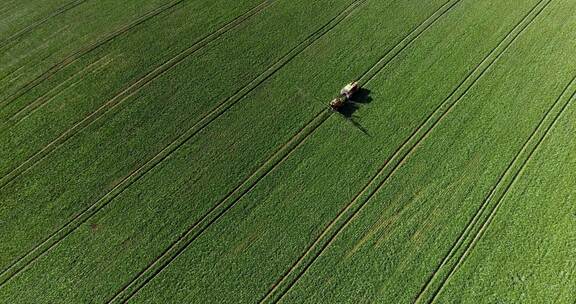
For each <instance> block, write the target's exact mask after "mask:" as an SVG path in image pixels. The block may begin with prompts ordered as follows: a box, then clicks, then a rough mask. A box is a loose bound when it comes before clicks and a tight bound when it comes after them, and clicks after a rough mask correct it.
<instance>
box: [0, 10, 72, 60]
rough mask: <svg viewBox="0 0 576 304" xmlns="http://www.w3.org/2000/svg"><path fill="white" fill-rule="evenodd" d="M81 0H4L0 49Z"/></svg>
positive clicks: (0, 29) (0, 12)
mask: <svg viewBox="0 0 576 304" xmlns="http://www.w3.org/2000/svg"><path fill="white" fill-rule="evenodd" d="M81 2H83V1H82V0H50V1H20V0H4V1H2V7H0V50H1V49H2V48H3V47H4V46H5V45H6V44H8V43H9V42H10V41H12V40H14V39H17V38H18V37H21V36H22V35H23V34H25V33H27V32H29V31H30V30H32V29H34V28H35V27H37V26H39V25H40V24H42V23H44V22H46V21H47V20H50V19H51V18H54V17H55V16H58V15H59V14H61V13H62V12H65V11H67V10H69V9H71V8H73V7H75V6H76V5H78V4H80V3H81Z"/></svg>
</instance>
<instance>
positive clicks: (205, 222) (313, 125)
mask: <svg viewBox="0 0 576 304" xmlns="http://www.w3.org/2000/svg"><path fill="white" fill-rule="evenodd" d="M459 1H460V0H456V1H448V2H447V4H450V5H449V6H447V5H444V6H442V8H446V9H449V8H451V7H452V6H453V5H454V4H455V3H457V2H459ZM442 8H441V9H442ZM441 9H439V11H440V10H441ZM437 12H438V11H437ZM442 14H443V13H442ZM442 14H440V15H438V16H437V17H434V18H432V16H431V17H430V18H429V19H427V20H426V21H428V22H430V23H429V24H428V25H427V26H425V27H423V28H422V27H418V28H417V29H416V30H414V31H413V32H411V33H410V34H409V35H408V36H407V37H406V38H405V39H403V40H402V41H401V42H400V43H399V44H398V45H397V46H396V47H395V48H393V50H391V51H390V52H389V53H390V54H394V55H393V56H392V57H394V56H396V55H397V54H398V53H399V52H400V51H401V50H403V49H404V48H405V47H406V45H408V44H410V43H411V42H412V41H413V40H414V39H416V38H417V37H418V36H419V33H418V32H419V31H423V30H425V29H426V28H428V27H429V26H430V25H431V24H432V23H433V22H434V21H435V20H436V19H437V18H438V17H440V16H441V15H442ZM433 16H434V15H433ZM426 21H425V22H424V23H423V24H426V23H427V22H426ZM395 51H396V52H395ZM384 58H387V56H384ZM382 62H383V59H380V60H379V61H378V62H377V63H376V65H375V66H378V65H379V64H381V63H382ZM366 74H367V72H366V73H364V75H366ZM361 79H362V77H361V78H360V81H361ZM329 116H330V114H329V112H326V110H323V111H321V112H320V113H318V114H317V115H316V116H315V118H314V119H313V120H312V121H311V122H310V123H308V124H307V125H306V126H305V127H304V129H303V130H304V132H299V133H298V134H297V136H299V137H300V139H297V140H295V139H294V138H292V139H291V141H293V142H294V144H291V145H285V149H284V148H283V149H281V150H280V151H279V152H278V153H277V154H275V155H274V157H273V158H278V161H273V162H271V160H273V159H269V160H268V161H267V162H266V163H267V164H270V166H264V167H261V168H260V169H262V170H257V171H256V172H255V173H254V174H253V175H252V176H251V177H249V179H248V180H246V182H245V183H243V184H242V185H241V186H240V187H239V188H237V189H236V190H234V191H233V193H238V195H237V197H235V198H232V197H230V199H229V200H230V201H231V202H229V203H226V199H225V200H224V201H222V205H220V204H219V205H217V206H215V207H214V208H213V209H212V210H211V211H210V213H209V214H207V215H206V216H205V217H204V218H203V219H201V220H200V221H199V222H197V224H195V225H194V226H193V227H192V228H191V229H190V230H188V231H187V232H186V233H185V234H184V236H183V237H181V238H180V239H179V240H177V242H176V243H175V244H174V245H172V246H171V247H170V248H168V249H167V251H165V253H164V254H163V255H161V256H160V257H159V258H158V259H157V260H156V261H154V262H153V263H152V264H151V265H150V266H149V268H150V269H152V268H154V266H155V265H158V266H156V267H155V268H156V270H155V271H149V270H148V269H145V270H144V273H148V272H151V273H150V275H149V277H147V278H143V279H142V283H141V284H140V286H139V287H137V288H135V290H134V291H133V292H132V293H131V294H129V295H127V296H126V297H124V298H123V299H122V300H120V299H119V298H118V296H116V297H115V298H113V300H112V301H111V302H116V299H118V302H126V301H127V300H129V299H130V298H131V297H132V296H133V295H135V294H136V293H137V292H138V291H139V290H140V289H141V288H142V287H143V286H145V284H147V283H148V282H149V281H150V280H152V279H153V278H154V277H155V276H156V275H157V274H158V273H160V272H161V271H162V270H163V269H165V268H166V266H168V265H169V264H170V263H171V262H172V261H173V260H174V259H176V258H177V257H178V256H179V255H180V254H181V253H182V252H184V250H185V249H186V248H187V247H188V246H189V245H190V244H191V243H192V242H193V241H194V240H195V239H196V238H197V237H198V236H199V235H200V234H201V233H202V232H203V231H205V230H206V229H207V228H208V227H209V226H210V225H211V224H212V223H214V222H215V221H216V220H218V219H219V218H220V217H221V216H223V215H224V214H225V213H226V211H228V210H230V209H231V208H232V207H233V206H234V204H235V203H236V202H237V201H239V200H240V199H241V198H242V197H243V196H244V195H245V194H246V193H248V192H249V191H250V190H252V189H253V188H254V187H255V186H256V184H257V183H258V182H259V181H260V180H261V179H262V178H264V177H265V176H266V175H267V174H268V173H269V172H271V171H272V170H273V169H274V168H276V167H277V166H278V165H279V164H281V163H282V162H283V161H284V160H285V159H287V158H288V157H289V156H290V154H291V153H293V151H295V150H296V149H297V148H298V147H299V146H301V145H302V144H303V143H304V140H305V139H306V138H307V137H308V136H309V135H311V134H312V133H313V132H314V131H315V130H316V129H317V128H318V127H320V125H321V124H322V123H324V122H325V121H326V120H327V119H328V117H329ZM306 130H308V131H306ZM282 154H283V155H282ZM258 171H262V172H261V173H258ZM256 173H258V175H255V174H256ZM251 179H253V182H251V181H250V180H251ZM242 188H244V189H242ZM210 214H213V215H212V216H211V215H210ZM179 243H180V244H179ZM173 248H174V249H173ZM163 258H164V261H163V262H160V261H159V260H160V259H163ZM121 292H122V291H121Z"/></svg>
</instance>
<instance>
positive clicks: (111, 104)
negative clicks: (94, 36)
mask: <svg viewBox="0 0 576 304" xmlns="http://www.w3.org/2000/svg"><path fill="white" fill-rule="evenodd" d="M274 1H275V0H265V1H263V2H262V3H260V4H259V5H257V6H255V7H254V8H252V9H250V10H249V11H247V12H246V13H244V14H242V15H241V16H239V17H237V18H235V19H233V20H232V21H230V22H229V23H227V24H225V25H224V26H222V27H221V28H219V29H218V30H216V31H214V32H212V33H211V34H209V35H207V36H205V37H204V38H202V39H201V40H199V41H198V42H196V43H194V45H192V46H191V47H189V48H187V49H185V50H184V51H182V52H180V53H179V54H178V55H176V56H174V57H172V58H171V59H169V60H168V61H166V62H164V63H163V64H161V65H160V66H158V67H156V68H155V69H154V70H152V71H150V72H149V73H148V74H146V75H144V76H143V77H141V78H139V79H138V80H137V81H135V82H134V83H132V84H131V85H130V86H128V87H127V88H125V89H124V90H123V91H121V92H119V93H118V94H117V95H116V96H114V97H113V98H112V99H110V100H109V101H107V102H106V103H104V104H103V105H102V106H100V107H99V108H98V109H97V110H96V111H94V112H92V113H90V114H89V115H88V116H86V117H85V118H84V119H82V120H81V121H79V122H77V123H76V124H74V125H73V126H72V127H71V128H69V129H68V130H66V131H64V132H63V133H62V134H60V136H58V137H57V138H56V139H54V140H53V141H52V142H50V143H48V144H47V145H46V146H45V147H44V148H42V149H41V150H40V151H38V152H36V153H35V154H34V155H32V156H31V157H30V158H28V159H27V160H26V161H24V162H23V163H22V164H20V165H19V166H18V167H16V168H14V169H13V170H12V171H10V172H9V173H8V174H6V175H5V176H3V177H2V178H0V189H1V188H3V187H5V186H6V185H7V184H8V183H10V181H12V180H14V179H15V178H17V177H18V176H19V175H21V174H22V173H24V172H26V171H27V170H29V169H30V168H32V167H33V166H34V165H35V164H37V163H38V162H39V161H41V160H42V159H43V158H45V157H46V156H48V155H49V154H50V153H51V152H53V151H54V150H56V149H57V148H58V147H60V146H61V145H62V144H63V143H64V142H66V141H67V140H68V139H69V138H71V137H72V136H74V135H75V134H77V133H78V132H80V131H81V130H83V129H85V128H86V127H88V126H89V125H91V124H92V123H93V122H95V121H97V120H98V119H99V118H100V117H102V116H103V115H104V114H106V113H108V112H110V111H111V110H112V109H114V108H115V107H116V106H118V105H119V104H121V103H122V102H124V101H125V100H127V99H128V98H129V97H131V96H132V95H134V94H136V93H137V92H138V91H139V90H140V89H142V88H143V87H144V86H146V85H147V84H149V83H150V82H152V81H154V80H155V79H157V78H158V77H160V76H162V75H163V74H164V73H166V72H167V71H168V70H170V69H171V68H173V67H175V66H176V65H177V64H179V63H180V62H182V61H183V60H184V59H186V58H188V57H189V56H190V55H192V54H194V53H195V52H196V51H198V50H200V49H201V48H203V47H204V46H206V45H208V44H209V43H211V42H213V41H214V40H216V39H218V38H219V37H221V36H222V35H224V34H225V33H226V32H228V31H230V30H232V29H234V28H235V27H237V26H239V25H240V24H241V23H242V22H244V21H246V20H247V19H249V18H250V17H252V16H254V15H256V14H257V13H259V12H261V11H262V10H264V9H265V8H267V7H268V6H270V5H271V4H272V3H273V2H274ZM0 276H1V275H0Z"/></svg>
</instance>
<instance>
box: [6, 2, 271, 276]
mask: <svg viewBox="0 0 576 304" xmlns="http://www.w3.org/2000/svg"><path fill="white" fill-rule="evenodd" d="M264 3H272V0H266V1H264V2H263V3H262V4H264ZM262 4H260V5H258V6H256V7H255V8H253V9H251V10H250V11H248V12H247V13H245V14H244V15H243V16H245V18H244V19H242V20H241V21H239V20H240V19H236V20H237V21H236V22H235V25H238V24H239V22H242V21H244V20H246V18H248V17H250V16H252V15H254V14H256V13H257V12H260V11H262V10H263V9H264V8H265V7H266V6H262ZM255 9H257V10H256V11H255ZM238 21H239V22H238ZM229 25H230V23H229ZM213 39H215V38H213ZM213 39H212V40H213ZM212 40H211V41H212ZM207 43H208V42H207ZM195 45H196V44H195ZM188 50H191V49H188ZM191 52H192V53H193V51H191ZM181 54H184V53H181ZM186 54H188V55H189V54H191V53H186ZM176 59H178V60H176ZM183 59H184V57H182V58H181V57H178V58H177V57H174V58H173V60H170V61H169V63H170V64H171V65H170V66H163V67H161V68H160V67H159V68H158V69H156V70H155V71H154V72H155V76H154V77H148V78H147V81H146V83H148V82H150V81H151V80H153V79H155V78H156V77H158V76H159V75H160V74H161V73H163V72H165V71H166V70H168V69H169V68H171V67H173V66H174V65H175V64H177V63H178V62H180V61H181V60H183ZM151 73H152V72H151ZM142 85H144V83H143V84H142ZM239 93H240V92H239ZM131 94H134V92H132V93H130V95H127V96H126V97H125V98H127V97H129V96H131ZM235 96H236V95H235ZM204 119H206V120H208V121H211V120H213V119H214V118H211V117H204ZM204 119H203V120H201V121H200V122H198V123H197V124H196V125H194V126H193V127H192V128H191V129H190V130H188V131H190V132H194V133H196V132H198V131H199V130H200V129H199V126H200V123H202V122H204ZM204 123H206V122H204ZM195 127H196V129H194V131H191V130H192V129H193V128H195ZM187 134H188V133H187ZM70 136H71V135H70ZM180 140H182V136H181V137H180V138H179V139H178V140H177V141H175V142H172V143H171V145H169V146H168V147H165V148H164V149H163V150H162V151H161V152H160V153H159V154H157V155H156V156H155V157H154V158H153V159H151V160H150V161H148V162H147V163H146V164H145V165H144V166H142V167H140V168H139V169H137V170H136V171H135V172H133V173H132V174H131V175H129V176H127V177H126V178H125V179H124V180H123V181H122V182H121V183H120V184H118V185H116V186H115V187H114V188H113V189H112V190H110V192H108V193H107V194H106V195H104V196H103V197H102V198H101V199H100V200H99V201H98V202H96V203H95V204H93V205H92V206H90V207H89V208H88V209H86V210H84V211H82V212H81V213H80V214H78V215H77V216H75V217H74V218H73V219H71V220H70V221H68V222H67V223H66V224H65V225H64V226H62V227H61V228H59V229H58V231H56V232H54V233H53V234H51V235H50V236H49V237H48V238H47V239H45V240H44V241H43V242H42V243H41V244H39V245H37V246H35V247H34V248H33V249H32V250H30V251H29V252H28V253H27V254H25V255H24V256H22V257H20V258H19V259H18V260H17V261H15V262H14V263H12V264H11V265H10V266H8V268H7V269H6V270H4V271H2V273H0V287H1V286H2V285H3V284H5V283H6V282H7V281H8V280H9V279H10V278H12V277H13V276H14V275H15V274H17V273H18V272H20V271H21V270H23V269H24V267H26V266H27V265H28V264H30V263H31V262H32V261H34V260H36V259H37V258H38V257H39V256H40V255H41V254H42V253H43V252H45V251H46V250H48V249H49V248H51V247H53V246H54V245H55V244H56V243H57V242H58V241H59V240H60V239H62V238H63V237H64V236H65V235H67V234H69V233H70V231H71V230H70V229H72V230H73V229H74V228H71V227H72V226H74V223H78V222H79V221H81V222H83V221H85V220H86V219H87V218H88V217H89V216H88V217H86V215H87V214H89V213H94V212H95V209H100V208H96V207H97V206H98V204H99V203H102V202H101V201H105V200H107V199H109V197H111V196H116V195H117V194H118V193H119V191H118V190H119V189H120V188H122V187H125V186H126V185H125V183H132V182H133V181H132V178H133V177H134V176H136V175H137V174H141V173H140V172H142V171H143V170H146V171H147V170H149V169H150V168H145V166H147V165H148V166H150V165H151V162H152V161H153V160H154V161H155V159H157V158H161V159H163V158H165V157H166V156H167V155H164V154H163V153H166V152H165V151H168V149H176V148H177V147H178V146H180V145H181V144H182V143H183V141H182V142H180ZM152 166H153V165H152ZM2 180H3V179H0V181H2ZM4 185H5V184H4ZM1 187H2V186H0V188H1ZM115 191H118V193H115ZM110 200H111V198H110Z"/></svg>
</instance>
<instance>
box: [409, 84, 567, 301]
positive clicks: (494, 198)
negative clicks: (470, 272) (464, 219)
mask: <svg viewBox="0 0 576 304" xmlns="http://www.w3.org/2000/svg"><path fill="white" fill-rule="evenodd" d="M575 97H576V77H574V78H573V79H572V80H571V81H570V82H569V83H568V85H567V86H566V87H565V89H564V90H563V91H562V93H561V94H560V96H559V97H558V98H557V99H556V100H555V101H554V103H553V104H552V106H551V107H550V108H549V109H548V110H547V111H546V113H545V115H544V116H543V117H542V119H541V120H540V122H539V123H538V126H537V127H536V128H535V129H534V131H533V132H532V133H531V134H530V137H529V138H528V139H527V140H526V142H525V143H524V145H523V146H522V148H521V149H520V150H519V151H518V153H517V154H516V155H515V157H514V159H513V160H512V161H511V162H510V164H509V165H508V167H507V168H506V170H505V171H504V173H503V174H502V175H501V176H500V178H499V179H498V181H497V182H496V184H495V185H494V187H493V188H492V189H491V191H490V193H489V195H488V196H487V197H486V199H485V200H484V202H483V203H482V205H481V206H480V208H479V209H478V211H477V212H476V214H475V215H474V218H473V219H472V221H471V222H470V224H469V225H468V226H467V227H466V228H465V230H464V231H463V232H462V234H461V236H460V237H459V238H458V241H457V242H456V243H455V244H454V246H453V247H452V248H451V250H450V252H449V253H448V255H446V256H445V258H444V260H443V261H442V264H441V265H440V266H439V267H438V268H437V270H436V271H435V272H434V274H433V276H432V277H431V278H430V280H429V282H428V283H427V284H426V286H425V288H424V289H423V292H422V294H421V295H419V297H418V298H417V299H416V302H421V301H422V299H423V297H425V294H424V293H425V292H426V291H427V290H429V289H427V288H426V287H429V286H431V284H432V283H433V281H434V279H435V278H437V275H438V274H439V273H440V270H441V269H442V268H443V267H444V266H446V264H448V262H449V261H450V259H451V258H452V257H454V255H455V254H456V252H457V251H458V249H459V248H461V246H462V245H464V242H466V239H469V237H471V238H472V239H471V240H470V243H468V246H466V247H465V249H464V252H462V254H461V255H460V256H459V257H458V256H456V258H457V259H458V260H457V262H456V264H454V265H453V266H452V267H451V268H450V272H449V273H448V275H447V276H446V277H444V278H441V279H440V280H441V281H440V286H439V287H438V288H437V289H436V290H435V291H432V298H431V300H430V301H428V303H433V302H434V301H435V300H436V299H437V296H438V295H439V294H440V293H441V291H442V289H443V288H444V287H445V286H446V284H447V283H448V281H449V280H450V278H451V277H452V276H453V275H454V273H455V272H456V271H457V270H458V269H459V267H460V266H461V265H462V263H464V261H465V260H466V258H467V257H468V255H469V253H470V252H471V250H473V249H474V247H475V245H476V244H477V242H478V240H480V238H481V237H482V236H483V235H484V232H485V231H486V229H487V228H488V227H489V226H490V224H491V223H492V220H493V219H494V216H495V215H496V213H497V211H498V209H499V208H500V206H501V205H502V202H503V201H504V198H505V197H506V195H507V194H508V193H509V192H508V191H509V190H510V189H511V188H512V186H513V185H514V184H515V183H516V181H517V180H518V178H519V177H520V175H521V173H522V172H523V171H524V169H525V168H526V165H527V164H528V162H529V161H530V160H531V159H532V157H533V155H534V153H535V152H536V151H537V150H538V148H539V147H540V146H541V144H542V142H543V141H544V139H545V138H546V137H547V136H548V134H549V132H550V130H551V129H552V127H553V126H554V125H555V124H556V122H557V121H558V118H560V116H562V114H563V113H564V111H565V110H566V109H567V108H568V106H569V105H570V103H571V101H573V100H574V99H575ZM491 202H494V204H493V205H494V206H493V207H492V209H490V208H489V206H490V205H491V204H490V203H491ZM487 210H489V211H487ZM485 211H486V212H489V213H488V216H487V217H486V219H485V220H484V221H483V222H482V221H478V220H479V219H480V218H481V217H482V216H483V215H484V213H485ZM476 223H478V224H479V225H480V227H478V231H477V232H476V233H474V234H472V235H471V234H470V233H472V232H471V231H472V229H473V228H474V226H475V225H476Z"/></svg>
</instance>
